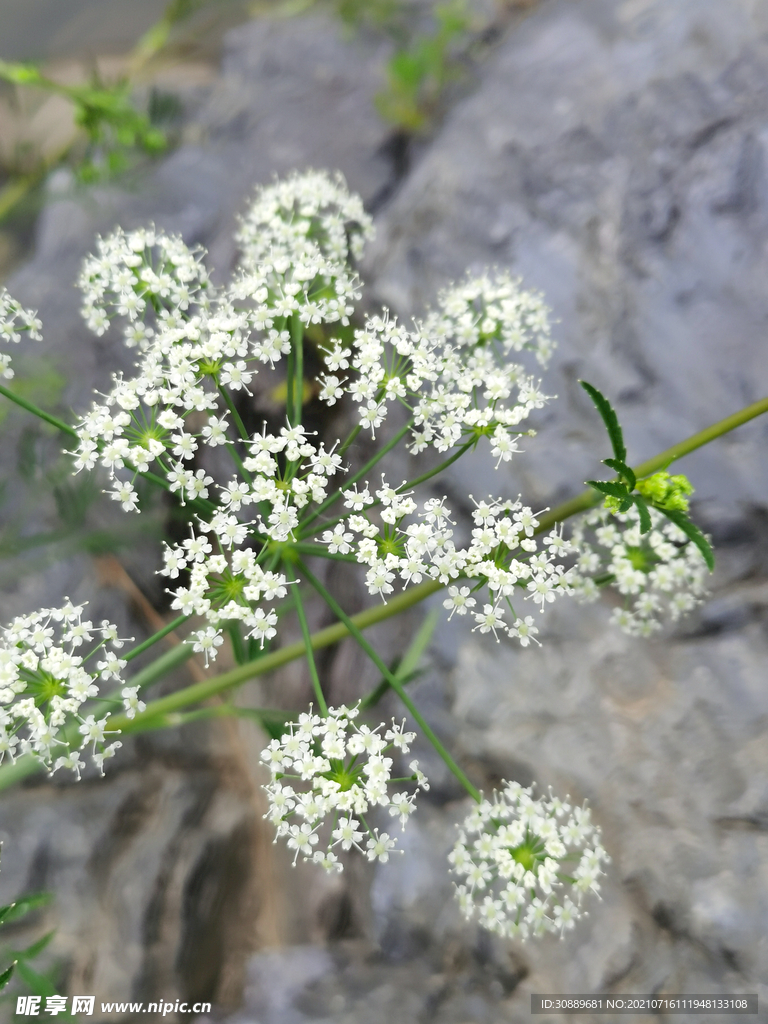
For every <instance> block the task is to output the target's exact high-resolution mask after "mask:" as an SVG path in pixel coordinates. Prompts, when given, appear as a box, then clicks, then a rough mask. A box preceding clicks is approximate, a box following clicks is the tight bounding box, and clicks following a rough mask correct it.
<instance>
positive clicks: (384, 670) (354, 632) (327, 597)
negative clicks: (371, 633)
mask: <svg viewBox="0 0 768 1024" xmlns="http://www.w3.org/2000/svg"><path fill="white" fill-rule="evenodd" d="M299 565H301V571H302V573H303V574H304V576H305V578H306V579H307V580H309V582H310V583H311V584H312V586H313V587H314V588H315V590H316V591H317V592H318V594H319V595H320V596H321V597H322V598H323V600H324V601H325V603H326V604H327V605H328V607H329V608H330V609H331V610H332V612H333V614H334V615H335V616H336V617H337V618H338V619H339V620H340V621H341V622H343V623H344V625H345V626H346V627H347V630H348V631H349V634H350V636H352V637H354V639H355V640H356V641H357V643H358V644H359V645H360V647H361V648H362V649H363V650H364V651H365V653H366V654H367V655H368V657H369V658H370V659H371V661H372V662H373V663H374V665H375V666H376V667H377V668H378V670H379V671H380V672H381V674H382V675H383V676H384V678H385V679H386V680H387V682H388V683H389V685H390V686H391V687H392V689H393V690H394V691H395V693H396V694H397V695H398V697H399V698H400V700H401V701H402V702H403V704H405V706H406V708H408V710H409V711H410V713H411V715H412V716H413V718H414V721H415V722H417V723H418V725H419V726H420V728H421V731H422V732H423V733H424V735H425V736H426V737H427V739H428V740H429V742H430V743H431V744H432V746H433V747H434V748H435V750H436V751H437V752H438V754H439V755H440V757H441V758H442V759H443V761H444V762H445V764H446V765H447V767H448V769H449V771H451V772H452V773H453V775H455V777H456V778H457V779H458V780H459V782H460V783H461V784H462V786H463V787H464V788H465V789H466V791H467V792H468V793H469V794H470V796H471V797H473V799H475V800H477V802H478V803H479V802H480V800H481V796H480V793H479V792H478V790H477V789H476V788H475V787H474V786H473V785H472V783H471V782H470V781H469V779H468V778H467V776H466V775H465V774H464V772H463V771H462V770H461V768H459V766H458V765H457V764H456V762H455V761H454V760H453V758H452V757H451V755H450V754H449V753H448V751H447V750H446V748H445V747H444V746H443V744H442V743H441V741H440V740H439V739H438V738H437V736H436V735H435V733H434V732H433V731H432V729H431V728H430V726H429V725H428V724H427V722H426V721H425V719H424V717H423V715H422V714H421V712H420V711H419V709H418V708H417V707H416V705H415V704H414V703H413V701H412V700H411V698H410V697H409V696H408V694H407V693H406V692H405V688H404V686H403V685H402V683H401V682H400V680H399V679H398V678H397V676H396V675H393V673H392V672H390V670H389V667H388V666H387V665H386V663H385V662H384V661H382V659H381V658H380V657H379V655H378V654H377V653H376V651H375V650H374V649H373V647H371V645H370V644H369V643H368V641H367V640H366V639H365V637H364V636H363V634H362V633H361V632H360V630H359V629H358V628H357V626H356V625H355V624H354V622H353V621H352V619H350V617H349V616H348V615H347V614H346V613H345V612H344V610H343V609H342V607H341V605H340V604H339V603H338V602H337V601H336V600H335V599H334V598H333V597H332V596H331V594H329V593H328V591H327V590H326V589H325V587H324V586H323V585H322V583H321V582H320V580H318V579H317V578H316V577H315V576H313V575H312V573H311V572H310V571H309V569H307V567H306V566H305V565H304V564H303V563H301V562H299Z"/></svg>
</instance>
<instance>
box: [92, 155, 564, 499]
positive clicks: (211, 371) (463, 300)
mask: <svg viewBox="0 0 768 1024" xmlns="http://www.w3.org/2000/svg"><path fill="white" fill-rule="evenodd" d="M371 233H372V228H371V222H370V218H369V217H368V216H367V215H366V214H365V212H364V210H363V208H362V204H361V202H360V200H359V198H358V197H356V196H351V195H349V193H348V192H347V191H346V189H345V188H344V186H343V182H342V181H341V179H339V178H337V179H331V178H329V177H328V176H327V175H325V174H321V173H318V172H310V173H308V174H306V175H294V176H293V177H291V178H290V179H288V180H287V181H285V182H282V183H276V184H275V185H272V186H270V187H268V188H264V189H262V190H261V191H260V193H259V195H258V196H257V199H256V202H255V203H254V205H253V207H252V209H251V211H250V213H249V214H248V215H247V216H246V218H245V222H244V225H243V228H242V231H241V234H240V241H241V243H242V245H243V257H242V263H241V266H240V268H239V269H238V270H237V272H236V274H235V278H234V281H233V283H232V284H231V285H230V286H229V288H227V289H222V290H221V291H220V292H218V293H216V292H214V290H213V289H212V288H211V286H210V283H209V281H208V278H207V276H206V273H205V271H204V269H203V268H202V264H201V262H200V255H199V253H197V254H196V253H193V252H191V251H190V250H188V249H187V248H186V246H185V245H184V243H183V242H182V241H181V240H180V239H178V238H169V237H167V236H165V235H162V234H160V233H158V232H156V231H154V230H152V229H149V230H146V231H134V232H132V233H130V234H125V233H123V232H122V231H118V232H116V233H115V234H114V235H112V236H110V237H109V238H107V239H102V240H101V241H100V243H99V253H98V254H97V256H95V257H93V258H91V259H90V260H88V261H87V263H86V265H85V268H84V271H83V273H82V275H81V280H80V283H81V287H82V288H83V290H84V293H85V305H84V313H85V316H86V318H87V320H88V323H89V324H90V326H91V327H92V328H93V329H94V330H95V331H96V332H97V333H103V331H104V330H105V329H106V327H107V325H108V323H109V320H110V317H112V316H120V317H123V318H124V319H126V320H127V338H128V340H129V342H130V343H131V344H138V345H139V346H140V347H141V349H142V357H141V359H140V361H139V364H138V366H137V372H136V374H135V376H133V377H132V378H131V379H123V378H122V377H120V376H116V377H115V382H114V386H113V388H112V389H111V391H110V393H109V394H108V395H107V396H106V400H105V401H103V402H98V403H96V404H94V406H93V408H92V410H91V412H90V413H88V414H87V415H86V416H85V417H84V418H83V420H82V422H81V423H80V425H79V427H78V434H79V438H80V443H79V446H78V450H77V452H76V468H77V469H81V468H83V467H88V468H92V467H93V466H94V465H95V463H96V462H97V461H100V462H101V464H102V465H103V466H105V467H106V468H107V469H108V470H109V472H110V475H111V476H112V478H113V480H114V481H115V484H114V491H113V496H114V498H115V499H116V500H118V501H120V502H121V504H122V505H123V507H124V508H125V509H126V510H135V509H136V508H138V499H137V494H136V491H135V488H134V486H133V484H134V480H135V475H136V473H142V472H146V471H147V470H149V469H150V468H152V470H153V471H154V470H155V468H159V469H160V471H162V472H163V473H164V475H166V476H167V477H168V479H169V480H170V482H171V485H172V488H173V489H175V490H177V491H179V492H180V494H181V497H182V499H195V498H206V497H207V494H208V481H207V480H206V475H205V473H203V472H202V470H197V471H195V472H193V471H192V469H190V468H189V466H188V462H189V461H191V460H193V459H194V458H195V453H196V452H197V451H198V450H199V449H200V448H201V447H202V446H206V445H208V446H212V447H217V446H219V445H227V444H228V443H230V442H231V441H232V434H231V426H232V425H231V423H230V419H229V417H230V415H231V402H232V399H233V397H234V398H236V397H237V393H238V392H241V391H243V390H245V391H247V390H248V387H249V384H250V383H251V381H252V380H253V378H254V376H255V375H256V374H257V373H258V372H259V369H260V367H263V365H264V364H269V365H270V366H271V367H274V366H275V365H276V364H277V363H279V362H280V360H281V359H282V357H283V356H284V355H286V354H288V353H289V352H290V351H291V343H292V341H291V339H292V335H294V334H295V333H296V332H297V329H298V331H299V333H300V331H301V329H303V327H306V326H307V325H310V324H317V323H320V322H325V323H341V324H347V323H348V319H349V316H350V315H351V313H352V311H353V308H354V305H353V304H354V301H355V300H357V299H358V298H359V290H358V287H359V286H358V282H357V278H356V276H355V274H354V272H353V270H352V269H351V267H350V260H353V259H354V258H356V257H357V256H358V255H359V254H360V252H361V251H362V246H363V243H364V240H365V239H366V238H368V237H370V235H371ZM551 348H552V342H551V339H550V335H549V326H548V323H547V311H546V307H545V306H544V304H543V302H542V301H541V299H540V297H538V296H536V295H534V294H532V293H529V292H525V291H523V290H521V288H520V287H519V282H518V281H515V280H513V279H511V278H509V277H508V276H504V275H497V276H495V277H488V276H486V277H483V278H479V279H477V280H473V281H468V282H466V283H464V284H462V285H461V286H459V287H457V288H454V289H452V290H450V291H448V292H446V293H444V294H443V295H442V296H441V298H440V303H439V306H438V309H437V310H436V311H435V312H434V313H433V314H431V315H430V316H429V317H428V319H427V320H426V321H425V322H424V323H423V324H420V325H417V326H416V328H415V330H414V331H412V332H409V331H407V330H406V329H405V328H404V327H402V326H401V325H398V324H397V323H396V322H395V321H394V320H393V319H391V318H389V316H383V317H371V318H369V319H368V322H367V324H366V327H365V328H364V329H361V330H357V331H356V332H355V335H354V341H353V343H352V347H351V348H347V347H345V346H344V344H342V343H341V342H340V341H338V340H337V341H333V342H331V343H329V345H328V346H327V347H326V348H325V349H324V350H323V354H324V361H325V370H324V371H323V372H322V373H321V374H320V375H319V377H318V381H317V383H318V388H319V394H320V398H321V399H322V400H324V401H326V402H328V403H329V404H333V403H334V402H336V401H337V400H338V399H339V398H340V397H341V396H342V395H343V394H345V393H349V394H350V396H351V397H352V399H353V400H354V401H355V402H357V403H359V404H360V413H359V415H360V422H361V424H362V425H363V426H364V427H366V428H368V429H370V430H371V432H374V431H375V429H376V427H377V426H378V425H379V424H380V423H381V422H382V421H383V419H384V418H385V416H386V414H387V410H388V408H389V407H390V406H391V404H392V403H393V402H399V403H402V404H404V405H406V406H407V407H408V408H409V409H410V410H411V413H412V420H413V440H412V450H413V451H414V452H418V451H421V450H422V449H423V448H425V447H427V446H428V445H431V446H434V447H435V448H436V449H437V450H438V451H446V450H448V449H449V448H451V447H452V446H453V445H455V444H457V443H458V442H459V441H462V440H463V441H464V442H467V441H469V442H471V441H473V440H474V441H476V440H477V439H478V438H480V437H481V436H487V437H489V438H490V441H491V446H492V454H493V457H494V458H496V459H497V460H498V461H499V462H501V461H509V459H510V458H511V457H512V455H513V454H514V453H515V452H516V451H517V450H518V449H517V441H516V435H517V434H518V433H519V431H517V430H515V428H516V427H517V426H518V425H519V424H520V423H521V422H522V421H523V420H524V419H525V418H526V417H527V415H528V414H529V412H530V411H531V410H532V409H535V408H539V407H540V406H541V405H542V404H543V403H544V401H545V400H546V396H545V395H543V394H542V393H541V392H540V390H539V389H538V385H537V384H536V382H535V380H534V379H533V378H532V377H529V376H527V375H526V373H525V371H524V369H523V367H522V366H520V365H518V364H517V363H514V362H512V361H510V358H509V357H510V355H511V354H513V353H518V352H521V351H522V350H524V349H530V350H532V351H533V352H534V354H535V356H536V358H537V360H538V361H539V363H541V364H542V365H544V364H546V361H547V359H548V358H549V354H550V352H551ZM345 371H349V373H348V375H347V376H340V374H344V372H345ZM228 407H230V408H228ZM251 443H257V441H256V439H254V441H253V442H251ZM301 443H303V444H304V447H305V448H307V446H306V442H305V441H303V442H301ZM265 454H267V455H268V454H276V453H275V452H271V453H270V452H269V451H268V450H267V452H266V453H265ZM304 454H305V455H308V454H309V449H307V450H306V451H305V453H304ZM210 482H212V481H210ZM297 486H300V485H298V484H297ZM311 490H312V487H311V482H310V485H309V487H305V492H304V493H307V492H310V491H311ZM318 493H319V491H318ZM260 500H261V499H260ZM267 500H268V499H267ZM313 500H320V499H319V498H315V497H314V494H313Z"/></svg>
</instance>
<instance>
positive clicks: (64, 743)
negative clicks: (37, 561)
mask: <svg viewBox="0 0 768 1024" xmlns="http://www.w3.org/2000/svg"><path fill="white" fill-rule="evenodd" d="M84 611H85V605H73V604H72V603H71V602H70V601H69V600H67V602H66V604H65V605H64V606H63V607H61V608H41V609H40V610H39V611H36V612H32V613H31V614H29V615H19V616H17V617H16V618H15V619H14V620H13V622H12V623H11V624H10V625H9V626H7V627H6V628H5V629H3V630H2V631H0V762H2V760H3V759H4V757H5V755H6V754H7V755H8V757H9V758H10V759H11V761H13V760H15V758H16V756H17V755H19V754H31V755H32V756H33V757H35V758H37V759H38V760H39V761H41V762H42V763H43V764H44V765H45V767H46V768H47V769H48V771H49V772H54V771H57V770H58V769H59V768H69V769H71V770H72V771H74V772H75V774H76V776H77V777H78V778H80V771H81V769H82V767H83V764H84V762H83V761H82V760H81V759H80V757H79V756H78V752H85V751H86V748H90V751H89V753H90V756H91V760H92V761H93V763H94V764H95V765H96V767H97V768H98V769H99V770H100V771H101V772H102V774H103V763H104V760H105V758H108V757H111V756H112V755H113V754H114V752H115V750H117V748H118V747H119V746H120V743H119V742H115V741H113V742H108V739H109V737H110V736H114V735H116V733H115V732H114V731H111V730H110V728H109V715H108V714H107V715H106V716H104V717H99V718H98V719H97V718H96V717H95V715H94V714H93V713H90V714H88V713H87V711H86V709H87V708H93V707H94V705H88V703H87V702H88V701H90V700H93V699H94V698H98V697H99V696H100V687H101V680H102V679H109V678H112V679H116V680H117V681H118V683H121V682H122V680H121V673H122V670H123V668H124V667H125V664H126V662H125V661H124V660H122V659H120V658H118V657H117V655H116V654H115V653H114V651H113V650H108V649H105V647H106V646H107V645H109V646H110V647H113V648H120V647H122V646H123V644H124V642H125V641H124V640H121V639H119V637H118V634H117V627H116V626H115V625H113V624H112V623H110V622H108V621H106V620H104V621H103V622H102V623H101V624H100V625H99V626H96V625H94V623H92V622H90V621H88V620H86V619H84V618H83V612H84ZM97 650H98V651H99V653H100V654H101V655H102V660H101V661H99V662H97V664H96V665H95V666H93V667H92V668H87V667H86V663H87V661H88V659H89V658H90V657H91V655H92V654H95V653H96V651H97ZM94 670H95V671H94ZM126 692H127V691H126V690H123V695H124V700H123V703H124V706H125V708H126V709H128V708H129V706H130V707H133V706H138V704H137V702H136V690H135V689H133V690H131V692H130V698H131V699H130V700H128V699H127V698H125V694H126Z"/></svg>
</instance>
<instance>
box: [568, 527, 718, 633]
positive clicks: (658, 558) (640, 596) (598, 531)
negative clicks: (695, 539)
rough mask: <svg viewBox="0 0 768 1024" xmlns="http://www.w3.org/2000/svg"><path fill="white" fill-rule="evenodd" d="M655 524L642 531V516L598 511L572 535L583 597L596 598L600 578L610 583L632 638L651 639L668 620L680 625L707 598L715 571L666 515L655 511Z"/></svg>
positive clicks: (575, 578)
mask: <svg viewBox="0 0 768 1024" xmlns="http://www.w3.org/2000/svg"><path fill="white" fill-rule="evenodd" d="M649 512H650V515H651V522H652V524H653V526H652V529H651V531H650V532H649V533H646V534H643V533H641V532H640V515H639V513H638V511H637V509H636V508H634V507H632V508H631V509H630V510H629V511H628V512H626V513H624V514H614V513H611V512H609V511H608V510H607V509H603V508H600V509H596V510H595V511H593V512H590V513H589V514H588V515H586V516H583V517H582V518H581V519H580V520H579V521H578V522H577V523H576V526H575V527H574V530H573V534H572V537H571V541H572V544H573V546H574V548H575V549H576V550H577V551H578V561H577V563H576V567H575V570H572V572H571V576H572V584H573V588H574V591H575V593H576V596H577V597H580V598H581V599H582V600H587V601H589V600H594V599H595V598H596V597H597V595H598V589H597V587H596V585H595V583H594V580H595V579H598V580H600V579H601V577H602V579H603V580H606V581H607V582H609V583H610V584H611V587H612V588H615V589H616V590H617V591H618V592H619V594H621V596H622V598H623V601H622V606H621V607H620V608H616V609H614V612H613V616H612V621H613V622H614V624H615V625H617V626H619V628H620V629H622V630H623V631H624V632H625V633H629V634H630V635H632V636H648V635H649V634H650V633H653V632H655V631H656V630H659V629H661V626H662V622H663V621H664V620H665V619H671V620H672V621H673V622H676V621H677V620H678V619H679V618H680V617H681V616H683V615H685V614H687V613H688V612H689V611H691V610H692V609H693V608H695V607H696V606H697V605H699V604H701V602H702V601H703V599H704V597H705V596H706V592H707V591H706V580H707V577H708V575H709V569H708V568H707V565H706V563H705V561H704V557H703V555H702V554H701V552H700V551H699V549H698V548H697V547H696V545H695V544H693V543H692V542H691V541H689V539H688V537H687V536H686V535H685V534H684V533H683V531H682V530H680V529H679V528H678V527H677V526H675V524H674V523H672V522H670V520H669V519H667V517H666V516H665V515H663V513H661V512H659V511H657V510H656V509H655V508H649Z"/></svg>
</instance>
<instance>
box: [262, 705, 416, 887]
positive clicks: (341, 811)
mask: <svg viewBox="0 0 768 1024" xmlns="http://www.w3.org/2000/svg"><path fill="white" fill-rule="evenodd" d="M357 716H358V709H357V708H348V707H338V708H331V709H330V710H329V712H328V716H327V717H326V718H322V717H320V716H319V715H314V714H312V713H309V714H302V715H300V717H299V720H298V722H297V723H295V724H294V723H291V725H290V730H289V732H287V733H285V734H284V735H283V736H282V737H281V738H280V739H273V740H272V742H271V743H270V744H269V746H268V747H267V748H266V749H265V750H263V751H262V754H261V759H262V761H263V762H264V763H265V764H266V765H268V766H269V769H270V772H271V773H272V779H271V781H270V783H269V784H268V785H267V786H265V787H264V788H265V789H266V791H267V794H268V796H269V812H268V813H267V814H266V815H265V817H267V818H269V820H270V821H271V822H272V824H273V825H274V826H275V828H276V830H277V837H280V836H285V837H286V839H287V843H288V847H289V848H290V849H292V850H294V851H295V853H294V858H293V862H294V864H295V863H296V860H297V858H298V856H299V854H301V855H302V856H303V857H304V858H306V859H307V860H311V861H314V862H315V863H316V864H320V865H321V866H322V867H324V868H325V869H326V871H341V870H342V867H343V865H342V862H341V860H340V859H339V851H342V850H343V851H347V850H350V849H352V848H353V847H354V849H355V850H358V851H359V852H360V853H363V854H364V855H365V856H366V857H367V858H368V860H372V861H374V860H379V861H382V862H385V861H387V860H388V859H389V854H390V852H391V851H392V850H393V849H394V848H395V847H396V845H397V844H396V840H395V839H393V838H391V837H390V835H389V833H388V832H380V831H379V829H377V828H372V827H371V826H370V825H369V823H368V821H367V820H366V815H367V814H369V813H370V811H371V809H373V808H375V807H382V808H385V809H387V810H388V811H389V814H390V815H391V816H392V817H393V818H397V819H398V820H399V822H400V825H401V828H402V829H404V828H405V825H406V823H407V821H408V819H409V817H410V816H411V814H412V813H413V811H414V809H415V800H416V795H415V793H408V792H407V791H406V790H402V789H401V790H398V791H396V792H394V793H390V792H389V786H390V784H391V783H392V782H397V783H407V782H412V783H415V784H416V785H417V786H421V788H422V789H429V784H428V783H427V780H426V777H425V776H424V775H423V773H422V772H420V771H419V763H418V761H411V763H410V766H409V771H410V773H411V774H410V775H409V776H407V777H405V778H400V779H392V778H391V772H392V763H393V758H392V757H389V756H387V755H388V753H390V752H393V751H394V750H399V751H400V752H401V753H403V754H407V753H408V750H409V746H410V744H411V743H412V742H413V741H414V739H415V738H416V734H415V733H412V732H405V730H404V725H405V723H402V724H401V725H398V724H397V723H396V722H395V721H394V719H393V721H392V726H391V728H387V726H386V725H385V724H382V725H380V726H378V727H377V728H376V729H369V728H368V726H366V725H357V724H356V723H355V718H356V717H357ZM323 826H327V827H326V828H325V829H323ZM321 829H323V831H324V835H323V837H322V840H323V841H322V842H321V835H320V830H321ZM277 837H276V838H275V842H277Z"/></svg>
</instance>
